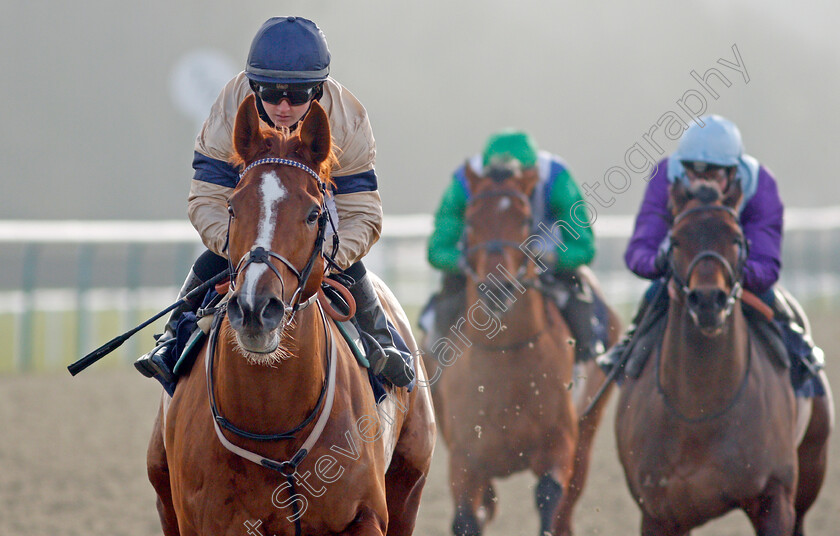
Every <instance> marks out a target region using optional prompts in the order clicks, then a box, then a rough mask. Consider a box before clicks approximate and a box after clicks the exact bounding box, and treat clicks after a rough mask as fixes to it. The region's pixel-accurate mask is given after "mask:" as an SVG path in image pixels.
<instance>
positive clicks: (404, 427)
mask: <svg viewBox="0 0 840 536" xmlns="http://www.w3.org/2000/svg"><path fill="white" fill-rule="evenodd" d="M299 130H300V132H299V134H295V135H293V136H284V135H283V134H281V133H280V132H277V131H268V130H261V129H260V124H259V117H258V115H257V110H256V107H255V104H254V98H253V97H252V96H249V97H248V98H247V99H246V100H245V101H244V102H243V103H242V105H241V106H240V108H239V111H238V114H237V117H236V123H235V130H234V148H235V150H236V153H237V154H238V156H239V158H240V159H241V161H242V165H244V166H245V171H244V172H243V175H242V178H241V180H240V182H239V184H238V186H237V187H236V190H235V192H234V193H233V195H232V197H231V199H230V201H229V209H230V215H231V223H230V229H229V254H230V258H231V259H232V263H233V265H234V268H235V272H236V273H235V274H234V275H233V276H232V283H235V290H234V291H233V292H232V293H230V299H229V301H228V302H227V307H226V310H227V314H226V315H224V314H223V313H222V314H220V313H217V315H216V318H215V320H214V323H215V324H218V323H219V322H218V321H219V319H222V320H221V321H220V329H219V330H218V331H215V330H214V331H213V332H211V336H210V337H209V338H208V339H209V341H210V344H209V346H207V345H206V346H205V348H204V349H203V350H202V351H201V353H200V354H199V355H200V356H203V357H204V358H205V364H204V366H195V367H193V369H192V370H191V371H190V372H189V373H188V374H187V375H186V376H184V377H182V378H181V379H180V381H179V384H178V387H177V389H176V391H175V394H174V396H173V397H172V398H171V400H170V399H168V398H167V397H166V396H165V393H164V399H163V401H162V404H161V409H160V412H159V414H158V418H157V422H156V425H155V428H154V432H153V435H152V438H151V441H150V444H149V451H148V467H149V478H150V480H151V481H152V484H153V485H154V487H155V489H156V491H157V494H158V511H159V514H160V518H161V523H162V526H163V531H164V534H166V535H167V536H174V535H180V536H193V535H206V536H219V535H231V536H232V535H236V536H242V535H243V534H246V533H253V532H252V531H253V530H257V531H258V532H259V533H261V534H267V535H276V536H280V535H292V534H298V535H299V534H307V535H310V534H346V535H371V536H373V535H383V534H389V535H392V534H393V535H407V534H411V533H412V531H413V528H414V524H415V518H416V514H417V509H418V506H419V501H420V495H421V492H422V489H423V485H424V483H425V480H426V476H427V474H428V470H429V466H430V463H431V455H432V450H433V445H434V438H435V425H434V416H433V409H432V406H431V399H430V395H429V393H428V389H424V388H419V387H418V388H415V389H413V390H412V391H411V392H410V393H409V392H408V391H407V390H406V389H396V390H393V392H389V394H388V397H387V399H386V400H385V401H383V402H381V403H380V405H379V406H378V408H377V404H376V401H375V400H374V396H373V392H372V390H371V386H370V384H369V380H368V373H367V370H366V369H364V368H362V367H361V366H360V365H358V363H357V361H356V359H355V358H354V356H353V354H352V353H351V352H350V349H349V346H348V345H347V344H346V343H344V341H343V340H342V338H341V336H340V334H339V332H338V330H337V328H336V325H335V324H334V323H333V322H331V321H330V320H328V318H327V317H326V316H325V314H324V309H325V307H322V306H321V300H320V299H316V298H318V297H319V294H317V293H318V292H319V290H320V288H321V282H322V279H323V277H324V270H325V261H324V258H323V256H322V255H321V248H322V240H323V232H324V227H325V222H326V221H327V212H328V211H327V208H326V206H325V202H324V192H325V190H326V189H327V187H328V185H329V182H328V181H329V179H328V169H329V164H330V162H331V160H332V157H331V156H330V155H331V154H332V153H331V141H330V131H329V122H328V119H327V116H326V114H325V113H324V111H323V109H322V108H321V107H320V105H319V104H318V103H317V102H313V103H312V107H311V109H310V111H309V113H308V114H307V116H306V119H305V120H304V121H303V123H302V125H301V126H300V129H299ZM240 259H241V260H240ZM371 275H372V274H371ZM376 283H377V286H378V290H379V291H380V295H381V298H382V302H383V304H384V305H385V308H386V310H387V312H388V314H389V316H390V317H391V319H392V321H393V322H394V324H395V325H396V327H397V329H398V331H400V332H401V335H402V337H403V339H404V340H405V341H406V343H407V344H408V346H409V349H411V350H412V351H413V352H416V345H415V343H414V340H413V337H412V335H411V332H410V330H409V327H408V326H409V324H408V320H407V318H406V316H405V313H404V312H403V311H402V309H401V308H400V307H399V304H397V303H396V300H395V299H394V296H393V294H391V293H390V291H388V290H387V288H386V287H384V285H383V284H382V283H381V282H379V280H376ZM232 288H234V287H232ZM214 334H215V335H214ZM416 355H419V353H415V356H416ZM415 364H416V367H417V368H416V370H417V376H418V378H419V379H422V378H424V377H425V372H424V369H423V366H422V363H420V362H416V363H415ZM387 407H389V408H390V409H383V408H387ZM214 417H215V418H214Z"/></svg>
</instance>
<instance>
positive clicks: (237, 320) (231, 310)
mask: <svg viewBox="0 0 840 536" xmlns="http://www.w3.org/2000/svg"><path fill="white" fill-rule="evenodd" d="M227 314H228V318H229V319H230V323H231V325H233V326H234V327H236V326H241V325H242V319H243V318H244V315H243V313H242V307H240V305H239V299H238V297H237V296H232V297H231V298H230V300H228V304H227Z"/></svg>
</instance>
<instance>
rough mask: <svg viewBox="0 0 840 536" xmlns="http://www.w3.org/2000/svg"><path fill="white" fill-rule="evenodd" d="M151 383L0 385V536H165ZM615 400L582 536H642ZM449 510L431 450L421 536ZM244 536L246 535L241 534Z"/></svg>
mask: <svg viewBox="0 0 840 536" xmlns="http://www.w3.org/2000/svg"><path fill="white" fill-rule="evenodd" d="M811 320H812V323H813V325H814V331H815V334H816V338H817V340H818V342H819V343H820V344H821V345H822V346H823V348H825V350H826V354H827V356H826V357H827V361H828V364H829V367H828V373H829V377H830V378H831V381H832V382H833V385H834V387H835V392H837V391H836V390H837V389H840V350H838V349H837V348H838V346H840V335H838V332H837V328H836V326H837V324H838V315H837V314H834V315H818V314H814V313H812V319H811ZM158 394H159V388H158V387H157V383H155V382H153V381H150V380H146V379H144V378H142V377H141V376H140V375H139V374H137V373H136V372H134V370H133V369H127V368H125V369H120V370H110V371H101V370H97V369H96V367H94V368H93V369H91V370H89V371H87V372H85V373H83V374H82V375H80V376H79V377H76V378H71V377H70V375H69V374H49V375H38V376H28V375H13V376H3V377H0V430H1V431H2V432H0V535H14V536H17V535H38V536H40V535H44V536H46V535H50V536H53V535H68V536H73V535H80V536H81V535H84V536H91V535H109V536H146V535H154V534H161V532H160V525H159V523H158V519H157V513H156V510H155V506H154V499H155V496H154V492H153V490H152V487H151V485H150V484H149V483H148V480H147V479H146V468H145V450H146V444H147V441H148V437H149V432H150V429H151V426H152V421H153V418H154V415H155V412H156V410H157V403H158ZM614 403H615V400H612V401H611V407H610V411H609V413H608V415H607V416H606V418H605V421H604V426H602V429H601V430H600V432H599V435H598V439H597V442H596V445H595V451H596V452H595V458H594V461H593V466H592V472H591V474H590V477H589V482H588V484H587V488H586V492H585V494H584V496H583V499H582V500H581V502H580V503H579V506H578V510H577V516H576V534H578V535H595V534H601V535H616V534H631V535H632V534H638V527H639V519H640V516H639V513H638V510H637V508H636V506H635V504H634V503H633V502H632V500H631V498H630V495H629V493H628V491H627V486H626V484H625V482H624V475H623V473H622V471H621V467H620V465H619V463H618V459H617V457H616V453H615V441H614V437H613V434H612V424H613V416H614V411H613V410H614V408H613V406H614ZM534 483H535V479H534V478H533V477H532V476H531V475H528V474H522V475H517V476H514V477H512V478H510V479H508V480H505V481H502V482H501V483H499V484H498V485H497V490H498V493H499V509H498V514H497V517H496V519H495V521H494V522H493V523H492V524H491V525H490V526H489V527H488V530H487V531H486V534H488V535H491V536H493V535H527V536H534V535H536V533H537V519H536V511H535V508H534V505H533V504H534V503H533V486H534ZM451 520H452V506H451V501H450V497H449V490H448V486H447V484H446V451H445V449H444V448H443V446H442V443H439V444H438V448H437V451H436V454H435V459H434V462H433V467H432V475H431V478H430V480H429V482H428V484H427V486H426V488H425V491H424V495H423V501H422V504H421V510H420V515H419V520H418V529H417V531H416V534H423V535H445V534H449V533H450V532H449V525H450V523H451ZM838 527H840V438H838V437H836V436H835V437H834V441H833V442H832V446H831V454H830V460H829V474H828V476H827V478H826V484H825V486H824V487H823V490H822V492H821V495H820V497H819V499H818V501H817V503H816V505H815V506H814V508H812V510H811V512H810V514H809V517H808V519H807V522H806V528H807V531H808V534H810V535H816V536H833V535H836V534H838ZM694 534H696V535H700V536H712V535H714V536H728V535H736V534H752V531H751V527H750V525H749V523H748V522H747V520H746V517H745V516H744V515H743V514H741V513H740V512H734V513H731V514H730V515H728V516H726V517H725V518H722V519H721V520H718V521H716V522H713V523H712V524H709V525H707V526H706V527H703V528H702V529H701V530H697V531H695V533H694ZM242 535H243V536H245V535H246V530H245V528H244V527H243V529H242Z"/></svg>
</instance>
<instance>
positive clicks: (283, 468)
mask: <svg viewBox="0 0 840 536" xmlns="http://www.w3.org/2000/svg"><path fill="white" fill-rule="evenodd" d="M264 164H280V165H285V166H291V167H294V168H297V169H300V170H303V171H305V172H306V173H308V174H309V175H310V176H311V177H313V178H314V179H315V180H316V181H317V183H318V190H319V191H320V192H321V196H322V200H321V205H320V211H321V213H320V214H319V215H318V232H317V235H316V237H315V243H314V245H313V248H312V253H311V254H310V255H309V258H308V260H307V262H306V265H305V266H304V268H303V269H302V270H300V271H298V270H297V268H295V267H294V265H293V264H292V263H291V262H290V261H289V260H288V259H287V258H286V257H284V256H283V255H280V254H279V253H275V252H274V251H270V250H266V249H265V248H263V247H252V248H251V250H250V251H249V252H248V253H246V254H245V255H243V256H242V258H240V259H239V262H237V264H236V268H235V269H234V267H233V266H232V264H231V262H232V261H231V259H230V258H228V265H229V267H230V290H231V291H233V290H234V289H235V285H236V277H237V275H238V274H239V273H240V272H242V271H244V270H245V269H247V268H248V266H250V265H251V264H266V265H267V266H268V268H269V269H270V270H271V271H272V272H274V275H276V276H277V278H278V279H279V280H280V288H281V302H282V304H283V314H284V316H285V315H289V320H288V322H291V321H292V320H293V319H294V315H295V313H297V312H298V311H299V310H301V309H304V308H306V307H308V306H309V305H311V304H313V303H315V302H316V301H318V295H319V294H320V292H316V293H315V294H313V295H312V296H310V297H309V298H308V299H306V300H305V301H304V300H303V298H302V293H303V289H304V288H305V287H306V284H307V282H308V281H309V277H310V275H311V273H312V269H313V267H314V265H315V260H316V259H317V258H318V257H319V256H323V257H325V258H326V260H327V262H328V263H330V264H335V263H334V262H333V261H332V258H333V257H334V256H335V254H336V252H337V251H338V246H339V240H338V232H337V231H336V228H335V223H334V222H333V219H332V216H331V214H330V211H329V208H328V207H327V204H326V200H327V195H326V194H327V185H326V183H325V182H324V181H323V180H321V177H320V175H318V173H316V172H315V171H314V170H313V169H311V168H310V167H309V166H306V165H305V164H302V163H300V162H297V161H295V160H290V159H288V158H262V159H260V160H256V161H254V162H252V163H251V164H249V165H248V166H247V167H246V168H245V169H244V170H243V171H242V173H241V174H240V175H239V179H240V180H242V178H243V177H244V176H245V174H246V173H248V171H250V170H251V169H253V168H254V167H256V166H260V165H264ZM229 212H230V211H229ZM232 219H233V214H232V212H231V213H230V219H229V220H228V231H227V232H228V236H227V239H226V241H225V247H226V248H227V246H228V245H229V243H230V224H231V223H232ZM327 222H329V224H330V227H331V229H332V231H333V244H332V253H331V255H325V254H324V253H323V251H322V250H323V245H324V240H325V233H326V226H327ZM272 259H276V260H278V261H280V262H281V263H282V264H283V265H284V266H285V267H286V268H288V269H289V271H291V272H292V274H293V275H294V276H295V278H296V279H297V282H298V284H297V288H296V289H295V291H294V293H293V294H292V298H291V301H290V303H286V301H285V300H284V299H283V295H284V294H285V285H284V284H283V277H282V274H281V273H280V270H278V268H277V266H275V265H274V263H273V262H272ZM318 312H319V313H320V316H321V322H322V324H323V327H324V336H325V337H326V340H327V345H328V351H327V353H326V356H325V359H326V363H325V370H326V371H327V372H326V375H325V378H324V385H323V387H322V388H321V392H320V394H319V395H318V401H317V403H316V404H315V407H314V408H313V410H312V411H311V412H310V413H309V415H307V416H306V418H305V419H304V420H303V421H302V422H301V423H300V424H298V425H297V426H295V427H294V428H292V429H291V430H287V431H285V432H281V433H277V434H257V433H253V432H248V431H246V430H243V429H241V428H239V427H237V426H235V425H234V424H233V423H231V422H230V421H228V420H227V419H225V418H224V416H222V414H221V412H220V411H219V408H218V406H217V404H216V396H215V394H214V389H213V387H214V382H213V361H214V356H215V352H216V344H217V342H218V337H219V331H220V327H221V323H222V320H223V318H224V315H225V313H226V307H225V308H223V309H222V310H221V311H220V312H219V314H217V315H216V316H215V317H214V319H213V326H212V327H211V336H210V341H209V343H208V348H207V353H206V354H205V369H206V378H207V395H208V398H209V401H210V411H211V413H212V415H213V427H214V429H215V431H216V437H217V438H218V439H219V442H220V443H221V444H222V446H223V447H225V448H226V449H227V450H228V451H230V452H232V453H233V454H236V455H237V456H239V457H241V458H244V459H246V460H248V461H250V462H253V463H255V464H257V465H259V466H261V467H266V468H268V469H272V470H274V471H277V472H278V473H280V474H282V475H283V476H284V477H286V481H287V482H288V484H289V497H290V498H294V497H295V495H296V493H295V479H294V474H295V473H296V471H297V467H298V466H299V465H300V464H301V463H302V462H303V460H304V459H305V458H306V456H307V454H309V451H310V450H311V449H312V447H313V446H314V445H315V443H316V442H317V441H318V439H319V438H320V437H321V434H322V433H323V431H324V428H326V425H327V421H328V420H329V417H330V414H331V413H332V408H333V402H334V400H335V384H336V382H335V374H336V372H335V371H336V361H337V353H336V345H335V344H334V341H333V338H332V331H331V330H330V327H329V323H328V321H327V317H326V315H325V313H324V309H323V307H322V306H321V303H320V302H318ZM319 412H320V417H318V420H317V421H316V422H315V425H314V426H313V428H312V431H311V432H310V433H309V436H307V438H306V440H304V442H303V444H302V445H301V446H300V447H299V448H298V450H297V451H296V452H295V454H294V455H293V456H292V457H291V458H289V459H288V460H285V461H276V460H272V459H269V458H266V457H264V456H261V455H259V454H257V453H255V452H252V451H249V450H247V449H244V448H242V447H239V446H237V445H234V444H233V443H232V442H231V441H229V440H228V439H227V438H226V437H225V435H224V433H222V428H224V429H225V430H228V431H229V432H231V433H233V434H235V435H237V436H239V437H242V438H245V439H251V440H256V441H278V440H288V439H295V437H296V436H295V434H297V433H298V432H300V431H301V430H303V429H304V428H305V427H306V426H308V425H309V424H310V423H312V421H313V420H314V419H315V417H316V416H317V415H318V413H319ZM292 509H293V512H294V515H293V518H292V519H294V523H295V535H296V536H300V535H301V534H302V529H301V522H300V518H301V516H302V515H303V512H300V511H299V507H298V504H297V502H296V501H293V502H292Z"/></svg>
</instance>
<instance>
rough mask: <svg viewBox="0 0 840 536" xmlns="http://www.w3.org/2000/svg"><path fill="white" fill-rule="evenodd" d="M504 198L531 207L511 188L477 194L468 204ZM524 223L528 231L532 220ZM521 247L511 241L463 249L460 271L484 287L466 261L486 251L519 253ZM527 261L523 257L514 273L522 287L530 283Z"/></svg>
mask: <svg viewBox="0 0 840 536" xmlns="http://www.w3.org/2000/svg"><path fill="white" fill-rule="evenodd" d="M505 196H510V197H515V198H516V199H518V200H520V201H522V203H523V204H524V205H525V206H526V207H530V206H531V201H530V199H528V197H527V196H526V195H525V194H523V193H522V192H520V191H519V190H514V189H511V188H505V189H501V190H491V191H488V192H481V193H479V194H476V195H474V196H472V198H471V199H470V203H474V202H475V201H478V200H481V199H490V198H494V197H505ZM526 223H528V228H529V229H530V227H531V223H532V218H531V217H529V218H527V221H526ZM467 226H468V227H470V226H472V223H471V222H470V221H469V220H467ZM521 245H522V244H521V243H520V242H514V241H512V240H487V241H486V242H482V243H480V244H476V245H474V246H470V247H468V248H466V249H463V250H462V257H461V263H460V264H461V266H460V268H461V271H463V272H464V274H465V275H466V276H467V277H468V278H469V279H470V280H472V281H473V282H474V283H476V284H478V285H481V284H484V285H486V284H487V282H486V281H485V280H482V279H481V277H479V275H478V273H476V271H475V270H474V269H473V267H472V266H471V265H470V263H469V261H468V260H467V259H468V258H469V257H470V256H471V255H472V254H473V253H475V252H477V251H488V252H490V253H504V251H505V249H506V248H510V249H516V250H519V251H521ZM528 260H529V257H528V256H527V255H525V260H524V261H523V263H522V265H521V266H520V267H519V270H518V271H517V273H516V282H517V283H519V284H521V285H523V286H528V284H527V283H530V281H528V280H527V279H526V278H525V275H526V271H527V265H528Z"/></svg>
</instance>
